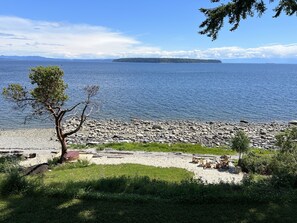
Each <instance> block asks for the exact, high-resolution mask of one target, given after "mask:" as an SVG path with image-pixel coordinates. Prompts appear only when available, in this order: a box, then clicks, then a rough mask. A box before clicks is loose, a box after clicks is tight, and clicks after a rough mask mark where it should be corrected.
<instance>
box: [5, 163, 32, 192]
mask: <svg viewBox="0 0 297 223" xmlns="http://www.w3.org/2000/svg"><path fill="white" fill-rule="evenodd" d="M28 187H29V183H28V181H27V179H26V178H25V177H23V176H21V175H20V173H19V171H18V170H16V169H14V170H11V171H10V173H8V174H7V175H6V177H5V178H4V180H3V181H2V182H1V185H0V193H1V195H9V194H19V193H21V192H24V191H25V190H26V189H28Z"/></svg>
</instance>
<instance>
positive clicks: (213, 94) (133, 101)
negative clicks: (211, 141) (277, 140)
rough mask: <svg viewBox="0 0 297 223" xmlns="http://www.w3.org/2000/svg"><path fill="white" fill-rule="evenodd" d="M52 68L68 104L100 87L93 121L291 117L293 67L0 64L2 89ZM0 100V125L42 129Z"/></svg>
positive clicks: (295, 91)
mask: <svg viewBox="0 0 297 223" xmlns="http://www.w3.org/2000/svg"><path fill="white" fill-rule="evenodd" d="M38 65H43V66H47V65H58V66H60V67H61V68H62V69H63V70H64V72H65V81H66V82H67V83H68V85H69V89H68V94H69V95H70V99H71V100H70V101H69V102H68V103H69V104H72V103H75V102H77V101H80V100H83V90H82V89H83V87H84V86H86V85H90V84H97V85H99V86H100V93H99V95H98V97H97V99H96V100H98V102H99V103H100V110H99V112H97V113H95V114H93V117H94V118H98V119H110V118H112V119H120V120H129V119H131V118H140V119H149V120H168V119H174V120H200V121H209V120H213V121H218V120H219V121H239V120H241V119H244V120H248V121H254V122H265V121H288V120H292V119H297V65H296V64H295V65H284V64H145V63H112V62H106V63H99V62H70V61H69V62H64V61H63V62H50V61H48V62H34V61H0V88H1V89H2V88H3V87H4V86H6V85H8V84H9V83H15V82H17V83H20V84H24V85H27V86H28V87H30V85H29V84H28V82H29V79H28V73H29V69H30V67H34V66H38ZM26 114H27V113H26V111H23V112H20V111H15V110H14V109H13V108H12V105H11V104H10V103H8V102H6V101H4V100H3V98H2V97H0V128H24V127H45V126H47V125H48V123H49V122H47V121H44V120H43V121H36V120H33V121H31V122H29V123H28V124H27V125H26V126H23V125H22V123H23V121H24V117H25V116H26Z"/></svg>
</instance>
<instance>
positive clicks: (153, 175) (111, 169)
mask: <svg viewBox="0 0 297 223" xmlns="http://www.w3.org/2000/svg"><path fill="white" fill-rule="evenodd" d="M66 165H67V164H66ZM71 165H75V163H74V164H70V168H69V167H68V169H61V168H60V167H58V168H56V169H54V170H53V171H51V172H48V173H46V174H45V176H44V182H45V183H46V184H49V183H58V182H63V183H67V182H80V181H92V180H99V179H102V178H113V177H119V176H127V177H142V176H147V177H149V178H150V179H155V180H163V181H167V182H181V181H183V180H189V179H191V178H193V175H194V174H193V173H192V172H189V171H187V170H185V169H180V168H160V167H153V166H144V165H139V164H120V165H90V166H88V167H82V168H71Z"/></svg>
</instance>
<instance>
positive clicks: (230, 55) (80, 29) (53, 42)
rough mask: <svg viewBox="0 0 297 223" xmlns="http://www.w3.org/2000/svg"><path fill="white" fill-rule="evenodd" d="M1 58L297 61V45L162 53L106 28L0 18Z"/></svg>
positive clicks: (162, 51)
mask: <svg viewBox="0 0 297 223" xmlns="http://www.w3.org/2000/svg"><path fill="white" fill-rule="evenodd" d="M197 35H198V34H197ZM197 41H198V40H197ZM0 54H1V55H6V56H44V57H51V58H69V59H101V58H117V57H183V58H199V59H209V58H212V59H252V58H263V59H269V58H280V59H284V58H288V59H297V43H292V44H271V45H265V46H259V47H253V48H242V47H238V46H231V47H230V46H228V47H227V46H226V47H219V48H208V49H193V50H176V51H174V50H166V49H162V47H161V46H150V45H148V44H146V43H143V42H141V41H139V40H138V39H137V38H135V37H133V36H129V35H126V34H124V33H122V32H117V31H114V30H112V29H109V28H107V27H102V26H94V25H88V24H72V23H66V22H48V21H37V20H29V19H25V18H20V17H12V16H0Z"/></svg>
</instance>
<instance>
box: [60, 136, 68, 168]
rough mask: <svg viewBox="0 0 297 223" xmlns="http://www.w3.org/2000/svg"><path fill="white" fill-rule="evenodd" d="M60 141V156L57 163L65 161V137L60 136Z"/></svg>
mask: <svg viewBox="0 0 297 223" xmlns="http://www.w3.org/2000/svg"><path fill="white" fill-rule="evenodd" d="M59 140H60V139H59ZM60 143H61V157H60V160H59V163H63V162H64V161H65V154H66V153H67V144H66V138H62V139H61V140H60Z"/></svg>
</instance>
